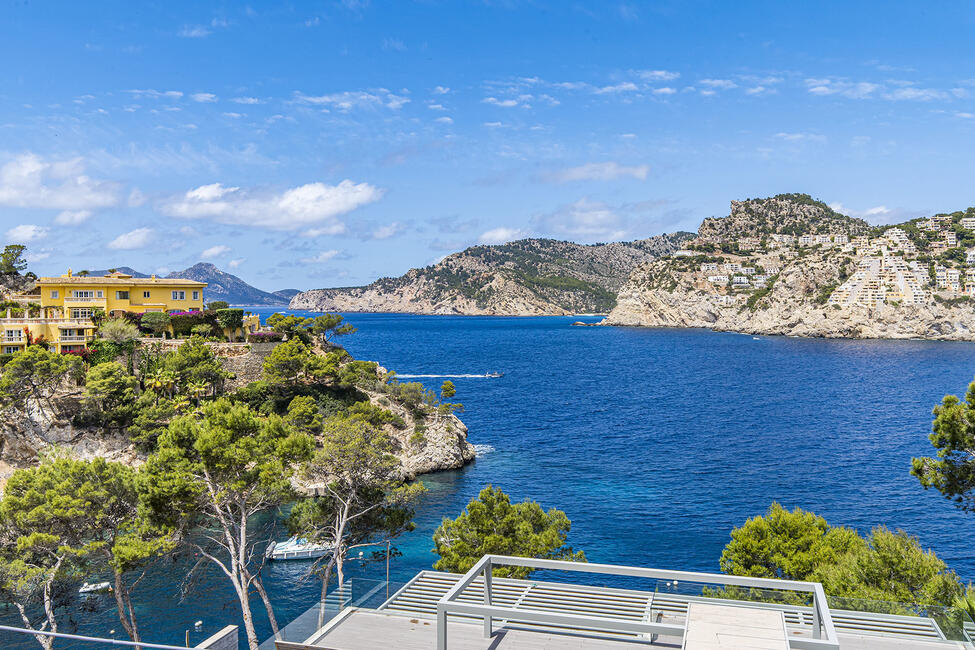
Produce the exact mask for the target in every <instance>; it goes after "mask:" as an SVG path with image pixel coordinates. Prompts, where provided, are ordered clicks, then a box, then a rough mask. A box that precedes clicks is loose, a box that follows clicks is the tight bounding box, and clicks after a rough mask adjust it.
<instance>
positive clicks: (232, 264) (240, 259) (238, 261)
mask: <svg viewBox="0 0 975 650" xmlns="http://www.w3.org/2000/svg"><path fill="white" fill-rule="evenodd" d="M246 261H247V260H246V259H245V258H243V257H238V258H237V259H235V260H230V261H229V262H227V266H228V267H229V268H232V269H236V268H237V267H238V266H240V265H241V264H243V263H244V262H246Z"/></svg>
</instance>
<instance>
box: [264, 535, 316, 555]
mask: <svg viewBox="0 0 975 650" xmlns="http://www.w3.org/2000/svg"><path fill="white" fill-rule="evenodd" d="M331 552H332V547H331V546H329V545H327V544H315V543H313V542H309V541H308V540H307V539H305V538H299V537H298V536H297V535H295V536H294V537H292V538H291V539H289V540H288V541H286V542H272V543H271V545H270V546H268V547H267V552H266V553H265V555H266V556H267V558H268V559H269V560H310V559H313V558H319V557H323V556H325V555H328V554H329V553H331Z"/></svg>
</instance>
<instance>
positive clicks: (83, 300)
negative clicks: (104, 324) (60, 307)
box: [64, 296, 105, 302]
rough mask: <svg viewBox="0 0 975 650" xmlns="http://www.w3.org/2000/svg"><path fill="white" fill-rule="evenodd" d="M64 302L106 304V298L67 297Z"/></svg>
mask: <svg viewBox="0 0 975 650" xmlns="http://www.w3.org/2000/svg"><path fill="white" fill-rule="evenodd" d="M64 302H105V297H104V296H102V297H101V298H94V297H92V298H80V297H78V296H65V297H64Z"/></svg>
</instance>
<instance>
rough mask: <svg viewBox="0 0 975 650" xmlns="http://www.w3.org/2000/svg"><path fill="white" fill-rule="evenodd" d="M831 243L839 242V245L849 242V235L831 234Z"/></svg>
mask: <svg viewBox="0 0 975 650" xmlns="http://www.w3.org/2000/svg"><path fill="white" fill-rule="evenodd" d="M833 243H835V244H839V245H842V244H849V243H850V236H849V235H833Z"/></svg>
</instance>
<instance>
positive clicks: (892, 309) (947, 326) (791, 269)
mask: <svg viewBox="0 0 975 650" xmlns="http://www.w3.org/2000/svg"><path fill="white" fill-rule="evenodd" d="M788 196H789V195H786V197H785V198H783V197H775V198H774V199H762V200H753V201H742V202H733V203H732V208H731V214H730V215H729V217H727V218H725V219H707V220H705V221H704V223H703V224H702V226H701V231H700V235H701V236H700V237H699V238H698V239H696V240H694V242H692V243H691V244H689V246H691V247H696V246H698V245H703V246H702V248H700V249H699V250H706V249H707V248H708V246H710V245H715V248H714V249H713V250H712V251H710V252H708V253H706V254H701V255H697V256H694V257H683V258H676V257H675V258H667V259H661V260H657V261H654V262H650V263H647V264H643V265H641V266H639V267H637V268H636V269H635V270H634V271H633V273H632V274H631V275H630V277H629V279H628V280H627V282H626V284H625V285H624V286H623V287H622V288H621V289H620V292H619V295H618V296H617V301H616V306H615V307H614V308H613V310H612V311H611V312H610V314H609V316H608V317H607V318H606V319H605V320H603V321H602V324H604V325H630V326H643V327H702V328H709V329H712V330H722V331H735V332H744V333H750V334H782V335H789V336H808V337H828V338H889V339H911V338H923V339H944V340H975V302H973V301H972V300H971V299H969V298H968V297H967V296H963V297H958V298H949V299H945V298H942V297H940V296H938V295H935V296H934V299H932V300H929V301H928V302H927V303H926V304H920V305H912V304H903V303H901V302H898V301H888V302H880V303H879V304H876V305H874V306H864V305H858V304H850V305H842V306H841V305H838V304H832V303H831V302H830V301H829V298H830V296H831V295H832V293H833V291H835V289H836V287H837V286H840V285H841V284H842V283H843V282H844V281H846V280H847V279H848V278H849V277H850V276H851V275H852V274H853V273H855V272H856V270H857V268H858V267H857V264H858V262H859V261H860V260H862V259H863V257H862V255H863V253H862V251H856V250H851V246H845V247H841V246H830V247H821V246H811V247H807V248H800V247H790V246H781V247H774V248H769V249H765V250H758V251H747V252H745V251H739V250H738V249H737V246H736V245H734V246H732V245H731V243H732V242H733V241H735V240H736V239H738V238H741V237H755V238H759V237H766V236H769V235H770V234H771V233H787V234H810V233H834V234H835V233H841V232H842V233H847V234H850V235H858V234H863V233H868V232H871V231H870V227H869V226H868V225H867V224H866V223H865V222H862V221H860V220H858V219H850V218H849V217H844V216H842V215H837V214H836V213H835V212H833V211H832V210H829V209H828V208H826V207H825V205H823V204H819V205H815V204H813V203H811V202H810V201H807V200H805V199H808V197H805V199H802V200H799V201H794V200H790V199H789V198H788ZM792 196H803V195H792ZM872 234H877V231H873V233H872ZM722 247H723V249H722ZM728 251H730V252H728ZM708 262H711V263H713V264H718V265H719V270H716V271H704V270H703V267H704V265H706V264H707V263H708ZM930 263H931V264H932V265H933V264H934V263H935V260H931V261H930ZM726 264H738V265H740V266H743V267H744V266H750V267H752V268H755V269H758V271H759V272H761V270H762V269H772V270H774V271H775V274H774V275H771V276H770V277H769V279H768V282H767V283H766V286H764V287H763V288H755V287H754V286H753V287H752V288H747V289H736V288H733V287H732V286H727V287H716V286H715V285H714V284H713V283H712V282H710V281H709V280H708V278H709V277H712V276H713V274H715V273H718V274H720V273H726V272H725V271H722V270H720V269H721V268H723V267H724V265H726ZM928 264H929V261H928V260H926V259H922V261H921V268H922V269H924V273H925V274H926V273H927V268H928ZM728 275H729V276H730V275H733V273H729V274H728Z"/></svg>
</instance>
